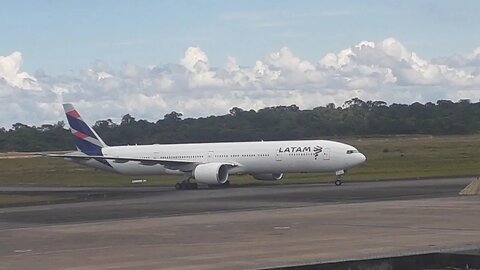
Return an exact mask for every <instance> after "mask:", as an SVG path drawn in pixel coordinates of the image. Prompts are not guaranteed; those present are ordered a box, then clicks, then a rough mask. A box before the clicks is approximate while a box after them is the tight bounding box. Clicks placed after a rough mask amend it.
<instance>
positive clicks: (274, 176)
mask: <svg viewBox="0 0 480 270" xmlns="http://www.w3.org/2000/svg"><path fill="white" fill-rule="evenodd" d="M252 176H253V178H255V179H257V180H260V181H277V180H280V179H282V177H283V173H261V174H252Z"/></svg>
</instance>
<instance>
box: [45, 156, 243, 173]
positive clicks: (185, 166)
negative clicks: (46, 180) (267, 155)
mask: <svg viewBox="0 0 480 270" xmlns="http://www.w3.org/2000/svg"><path fill="white" fill-rule="evenodd" d="M42 156H46V157H58V158H72V159H83V160H87V159H91V158H93V159H103V160H112V161H113V162H115V163H126V162H131V161H133V162H139V163H140V164H142V165H146V166H153V165H156V164H160V165H163V166H164V167H165V168H167V169H170V170H180V171H184V172H188V171H193V169H194V168H195V167H196V166H197V165H199V164H202V163H203V162H198V161H190V160H181V159H156V158H136V157H112V156H89V155H85V154H83V155H82V154H75V153H71V154H42ZM222 163H223V164H225V165H227V166H230V167H236V166H238V164H236V163H233V162H226V163H225V162H222Z"/></svg>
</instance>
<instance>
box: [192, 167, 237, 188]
mask: <svg viewBox="0 0 480 270" xmlns="http://www.w3.org/2000/svg"><path fill="white" fill-rule="evenodd" d="M192 175H193V178H195V181H197V182H198V183H200V184H207V185H221V184H224V183H225V182H227V180H228V168H227V165H225V164H222V163H206V164H200V165H198V166H197V167H195V170H194V171H193V173H192Z"/></svg>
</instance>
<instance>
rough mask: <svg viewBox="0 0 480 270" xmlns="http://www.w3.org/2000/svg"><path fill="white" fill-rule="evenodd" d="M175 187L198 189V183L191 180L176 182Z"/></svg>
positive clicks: (178, 188)
mask: <svg viewBox="0 0 480 270" xmlns="http://www.w3.org/2000/svg"><path fill="white" fill-rule="evenodd" d="M175 189H177V190H189V189H198V184H197V183H191V182H181V183H176V184H175Z"/></svg>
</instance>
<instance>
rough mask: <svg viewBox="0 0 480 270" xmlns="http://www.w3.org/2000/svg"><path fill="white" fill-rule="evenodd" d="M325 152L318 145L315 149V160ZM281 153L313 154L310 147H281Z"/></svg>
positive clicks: (279, 150)
mask: <svg viewBox="0 0 480 270" xmlns="http://www.w3.org/2000/svg"><path fill="white" fill-rule="evenodd" d="M322 151H323V147H321V146H319V145H317V146H315V147H313V153H314V156H315V159H317V157H318V155H319V154H320V153H321V152H322ZM278 152H279V153H305V152H312V148H311V147H310V146H303V147H302V146H288V147H280V148H279V149H278Z"/></svg>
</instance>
